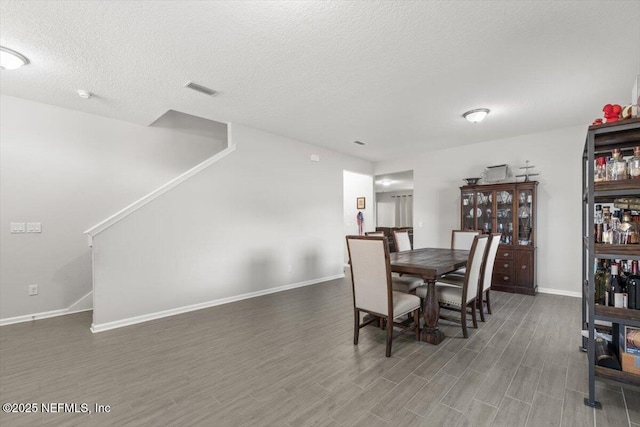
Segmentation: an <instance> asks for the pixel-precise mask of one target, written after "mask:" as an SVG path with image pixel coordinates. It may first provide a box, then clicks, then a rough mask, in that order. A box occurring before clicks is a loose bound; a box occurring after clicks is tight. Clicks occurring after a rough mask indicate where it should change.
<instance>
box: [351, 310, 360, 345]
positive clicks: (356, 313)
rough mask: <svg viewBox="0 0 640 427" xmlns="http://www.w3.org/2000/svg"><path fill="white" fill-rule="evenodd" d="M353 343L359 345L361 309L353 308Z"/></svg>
mask: <svg viewBox="0 0 640 427" xmlns="http://www.w3.org/2000/svg"><path fill="white" fill-rule="evenodd" d="M353 320H354V322H353V345H358V338H359V336H360V310H358V309H357V308H354V309H353Z"/></svg>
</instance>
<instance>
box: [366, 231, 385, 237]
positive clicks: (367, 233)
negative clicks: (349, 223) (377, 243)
mask: <svg viewBox="0 0 640 427" xmlns="http://www.w3.org/2000/svg"><path fill="white" fill-rule="evenodd" d="M364 235H365V236H384V231H367V232H365V233H364Z"/></svg>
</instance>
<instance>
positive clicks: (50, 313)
mask: <svg viewBox="0 0 640 427" xmlns="http://www.w3.org/2000/svg"><path fill="white" fill-rule="evenodd" d="M91 310H92V308H84V309H78V310H69V309H68V308H63V309H60V310H52V311H43V312H41V313H33V314H26V315H24V316H16V317H7V318H5V319H0V326H6V325H13V324H15V323H24V322H31V321H33V320H41V319H48V318H50V317H58V316H66V315H67V314H74V313H81V312H83V311H91Z"/></svg>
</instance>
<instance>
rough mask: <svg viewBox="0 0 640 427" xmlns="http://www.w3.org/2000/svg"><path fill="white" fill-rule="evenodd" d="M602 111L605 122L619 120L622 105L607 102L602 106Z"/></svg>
mask: <svg viewBox="0 0 640 427" xmlns="http://www.w3.org/2000/svg"><path fill="white" fill-rule="evenodd" d="M602 111H603V112H604V118H605V120H606V123H613V122H617V121H618V120H620V113H622V107H621V106H619V105H618V104H613V105H611V104H607V105H605V106H604V107H603V108H602Z"/></svg>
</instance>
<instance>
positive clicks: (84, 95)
mask: <svg viewBox="0 0 640 427" xmlns="http://www.w3.org/2000/svg"><path fill="white" fill-rule="evenodd" d="M78 96H79V97H80V98H82V99H89V98H91V92H89V91H88V90H82V89H78Z"/></svg>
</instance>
